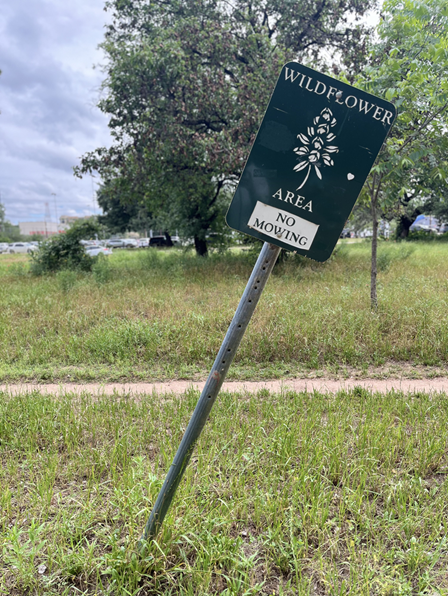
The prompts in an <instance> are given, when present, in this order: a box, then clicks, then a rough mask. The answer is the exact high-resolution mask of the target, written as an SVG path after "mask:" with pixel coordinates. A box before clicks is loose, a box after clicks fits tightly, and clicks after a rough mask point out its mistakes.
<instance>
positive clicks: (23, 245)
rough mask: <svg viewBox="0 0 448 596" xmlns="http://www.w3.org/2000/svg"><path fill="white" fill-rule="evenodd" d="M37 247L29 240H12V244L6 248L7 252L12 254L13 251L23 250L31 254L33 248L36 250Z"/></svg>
mask: <svg viewBox="0 0 448 596" xmlns="http://www.w3.org/2000/svg"><path fill="white" fill-rule="evenodd" d="M38 249H39V247H38V246H35V245H34V244H31V243H30V242H13V243H12V244H10V245H9V248H8V252H9V254H14V253H16V252H17V253H20V252H22V253H23V252H24V253H28V254H31V253H32V252H34V251H35V250H38Z"/></svg>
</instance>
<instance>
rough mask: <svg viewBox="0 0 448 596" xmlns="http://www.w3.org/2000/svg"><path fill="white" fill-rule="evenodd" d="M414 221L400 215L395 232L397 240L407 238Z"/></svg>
mask: <svg viewBox="0 0 448 596" xmlns="http://www.w3.org/2000/svg"><path fill="white" fill-rule="evenodd" d="M414 221H415V219H411V218H410V217H408V216H407V215H400V220H399V222H398V230H397V236H398V238H407V237H408V236H409V228H410V227H411V226H412V224H413V223H414Z"/></svg>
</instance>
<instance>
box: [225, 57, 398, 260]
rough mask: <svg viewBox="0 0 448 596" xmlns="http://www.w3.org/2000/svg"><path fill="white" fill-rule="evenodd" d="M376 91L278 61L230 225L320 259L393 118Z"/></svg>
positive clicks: (325, 256) (337, 233)
mask: <svg viewBox="0 0 448 596" xmlns="http://www.w3.org/2000/svg"><path fill="white" fill-rule="evenodd" d="M395 116H396V111H395V107H394V106H393V105H392V104H391V103H389V102H388V101H385V100H383V99H381V98H379V97H375V96H374V95H371V94H369V93H366V92H365V91H361V90H360V89H356V88H355V87H352V86H351V85H346V84H345V83H341V82H340V81H337V80H336V79H333V78H331V77H328V76H326V75H324V74H321V73H319V72H316V71H315V70H312V69H310V68H307V67H305V66H302V65H301V64H298V63H297V62H290V63H288V64H286V65H285V66H284V67H283V69H282V72H281V74H280V77H279V80H278V82H277V85H276V87H275V89H274V92H273V94H272V97H271V101H270V102H269V106H268V108H267V110H266V114H265V116H264V119H263V122H262V123H261V126H260V130H259V131H258V134H257V137H256V139H255V142H254V144H253V147H252V150H251V152H250V155H249V158H248V160H247V163H246V166H245V168H244V171H243V173H242V175H241V179H240V182H239V184H238V188H237V190H236V192H235V195H234V197H233V200H232V203H231V205H230V207H229V210H228V212H227V223H228V225H229V226H230V227H231V228H234V229H235V230H239V231H240V232H244V233H246V234H249V235H250V236H255V237H256V238H259V239H260V240H264V241H265V242H270V243H271V244H276V245H277V246H281V247H282V248H285V249H287V250H293V251H297V252H298V253H299V254H302V255H305V256H307V257H309V258H311V259H314V260H316V261H326V260H327V259H328V258H329V257H330V255H331V253H332V251H333V249H334V247H335V245H336V243H337V241H338V238H339V236H340V233H341V231H342V229H343V228H344V226H345V223H346V221H347V218H348V217H349V215H350V212H351V210H352V209H353V206H354V204H355V202H356V199H357V198H358V195H359V193H360V192H361V189H362V187H363V184H364V182H365V180H366V178H367V176H368V174H369V172H370V169H371V167H372V166H373V163H374V161H375V159H376V157H377V155H378V153H379V151H380V149H381V146H382V144H383V142H384V140H385V139H386V137H387V134H388V132H389V130H390V128H391V126H392V123H393V121H394V119H395Z"/></svg>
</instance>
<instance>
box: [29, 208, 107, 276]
mask: <svg viewBox="0 0 448 596" xmlns="http://www.w3.org/2000/svg"><path fill="white" fill-rule="evenodd" d="M98 229H99V227H98V224H97V223H96V222H95V221H94V220H93V219H92V220H88V221H81V222H75V223H74V224H73V225H72V226H71V228H70V229H69V230H67V231H66V232H64V234H60V235H59V236H53V238H49V239H48V240H46V241H45V242H42V243H41V244H40V247H39V250H38V251H35V252H33V253H32V254H31V258H32V264H31V271H32V272H33V273H34V274H35V275H42V274H43V273H51V272H54V271H59V270H60V269H78V270H80V271H90V270H91V268H92V265H93V263H94V262H95V258H96V257H93V258H92V257H90V256H89V255H87V254H86V252H85V250H84V246H83V245H82V244H80V240H85V239H86V238H91V237H92V236H93V235H94V234H96V233H97V232H98Z"/></svg>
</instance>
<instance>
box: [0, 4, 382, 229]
mask: <svg viewBox="0 0 448 596" xmlns="http://www.w3.org/2000/svg"><path fill="white" fill-rule="evenodd" d="M106 19H107V15H106V13H105V12H104V10H103V1H102V0H77V1H76V2H70V3H69V2H67V1H66V0H39V1H38V2H33V1H32V0H13V1H11V2H4V3H3V6H2V11H1V13H0V69H1V70H2V75H1V76H0V201H1V202H2V203H3V204H4V205H5V207H6V217H7V219H9V220H10V221H11V222H12V223H14V224H17V223H18V222H20V221H43V220H44V219H45V212H46V205H45V203H48V207H47V209H49V211H50V217H51V221H56V213H57V215H58V217H59V216H61V215H90V214H92V213H98V212H99V210H98V207H97V205H96V203H95V192H94V190H95V188H96V185H97V183H98V179H97V178H95V179H92V178H91V177H90V176H86V177H85V178H83V179H82V180H79V179H78V178H75V177H74V176H73V166H75V165H77V164H78V163H79V158H80V156H81V155H83V154H84V153H85V152H87V151H90V150H92V149H95V148H96V147H99V146H102V145H108V144H109V134H108V129H107V118H106V117H105V116H103V115H102V114H101V113H100V111H99V110H98V109H97V108H96V107H95V103H96V101H97V99H98V95H99V86H100V84H101V81H102V73H101V71H100V69H98V68H97V69H94V68H93V65H98V64H101V61H102V60H103V57H102V54H101V52H100V51H99V50H98V49H97V46H98V44H99V43H100V42H101V41H102V39H103V27H104V23H105V22H106ZM374 19H375V20H376V17H374ZM372 20H373V19H372V18H371V19H369V21H370V22H372Z"/></svg>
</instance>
